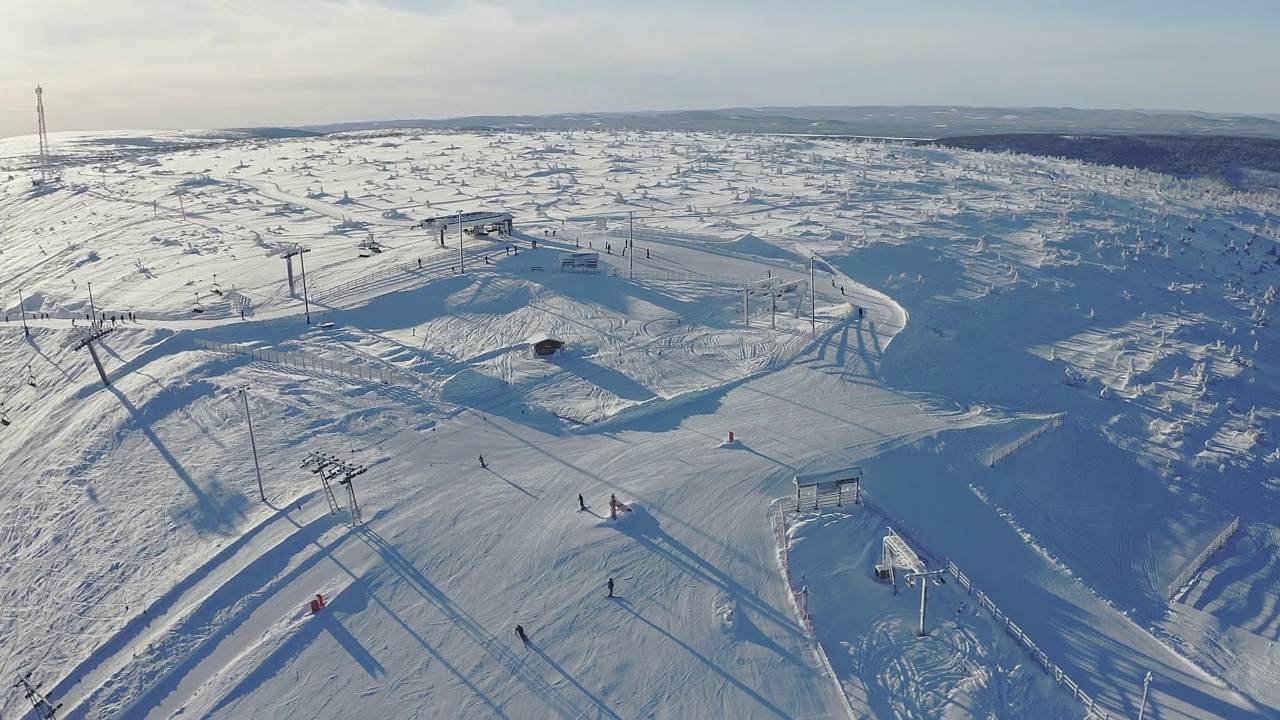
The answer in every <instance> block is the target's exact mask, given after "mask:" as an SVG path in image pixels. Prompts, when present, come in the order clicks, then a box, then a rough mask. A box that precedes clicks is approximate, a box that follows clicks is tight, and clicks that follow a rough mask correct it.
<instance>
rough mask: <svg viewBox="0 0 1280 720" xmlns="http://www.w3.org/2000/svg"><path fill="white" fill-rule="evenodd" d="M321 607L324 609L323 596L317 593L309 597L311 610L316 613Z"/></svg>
mask: <svg viewBox="0 0 1280 720" xmlns="http://www.w3.org/2000/svg"><path fill="white" fill-rule="evenodd" d="M323 609H324V596H323V595H321V594H319V593H317V594H316V596H315V597H313V598H311V612H313V613H318V612H320V611H321V610H323Z"/></svg>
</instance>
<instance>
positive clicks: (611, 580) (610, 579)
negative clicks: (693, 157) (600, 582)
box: [609, 578, 613, 597]
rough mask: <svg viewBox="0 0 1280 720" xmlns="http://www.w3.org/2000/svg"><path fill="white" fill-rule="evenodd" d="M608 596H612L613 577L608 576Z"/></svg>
mask: <svg viewBox="0 0 1280 720" xmlns="http://www.w3.org/2000/svg"><path fill="white" fill-rule="evenodd" d="M609 597H613V578H609Z"/></svg>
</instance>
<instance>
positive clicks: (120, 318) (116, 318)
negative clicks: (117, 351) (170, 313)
mask: <svg viewBox="0 0 1280 720" xmlns="http://www.w3.org/2000/svg"><path fill="white" fill-rule="evenodd" d="M28 314H29V315H32V316H33V317H34V319H36V320H49V319H51V316H50V315H49V313H47V312H38V313H28ZM84 319H85V320H88V321H90V323H91V324H92V323H94V322H96V323H97V324H98V325H106V324H107V323H111V325H112V326H113V327H114V326H115V324H116V323H117V322H119V323H124V322H125V321H126V320H127V321H128V322H133V323H136V322H138V318H137V316H136V315H134V314H133V313H132V312H125V313H120V314H119V315H108V314H106V313H98V318H97V320H94V317H93V313H85V314H84ZM4 321H5V322H9V316H8V315H5V316H4ZM71 324H72V325H75V324H76V319H75V318H71Z"/></svg>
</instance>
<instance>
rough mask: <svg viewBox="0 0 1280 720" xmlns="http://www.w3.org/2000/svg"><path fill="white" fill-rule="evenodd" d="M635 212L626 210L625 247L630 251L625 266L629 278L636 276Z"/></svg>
mask: <svg viewBox="0 0 1280 720" xmlns="http://www.w3.org/2000/svg"><path fill="white" fill-rule="evenodd" d="M635 216H636V214H635V212H634V211H631V210H628V211H627V248H628V250H630V251H631V257H630V264H629V265H628V266H627V272H628V273H630V274H631V279H632V280H634V279H635V277H636V217H635Z"/></svg>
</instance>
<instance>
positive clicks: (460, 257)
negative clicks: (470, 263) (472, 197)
mask: <svg viewBox="0 0 1280 720" xmlns="http://www.w3.org/2000/svg"><path fill="white" fill-rule="evenodd" d="M465 262H466V258H465V257H464V256H463V255H462V211H461V210H459V211H458V274H459V275H465V274H467V268H466V266H465V265H464V263H465Z"/></svg>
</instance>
